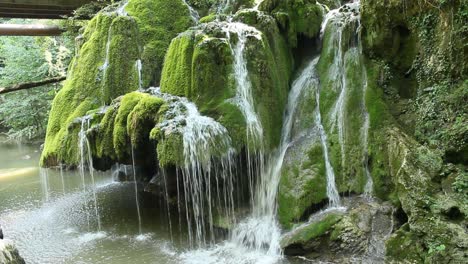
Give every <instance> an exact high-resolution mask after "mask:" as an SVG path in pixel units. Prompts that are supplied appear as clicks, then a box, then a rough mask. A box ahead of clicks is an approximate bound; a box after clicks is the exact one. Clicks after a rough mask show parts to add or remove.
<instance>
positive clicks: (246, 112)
mask: <svg viewBox="0 0 468 264" xmlns="http://www.w3.org/2000/svg"><path fill="white" fill-rule="evenodd" d="M224 31H225V33H226V35H227V37H228V40H229V43H230V46H231V51H232V54H233V56H234V76H235V80H236V88H237V89H236V98H235V102H236V104H237V106H238V107H239V109H240V110H241V112H242V114H243V116H244V118H245V121H246V126H247V134H246V139H247V169H248V173H247V174H248V177H249V181H250V182H249V188H250V197H251V199H252V200H251V203H252V205H254V201H253V197H255V193H254V186H255V176H257V175H258V176H259V175H260V174H261V173H262V172H263V170H264V164H265V158H264V151H263V127H262V124H261V121H260V118H259V116H258V115H257V113H256V112H255V106H254V99H253V95H252V83H251V82H250V78H249V71H248V69H247V60H246V59H245V56H246V55H245V49H246V45H247V41H248V38H249V37H252V38H254V39H257V40H258V41H262V33H261V32H260V31H258V30H257V29H256V28H254V27H251V26H248V25H246V24H243V23H239V22H231V23H227V24H226V26H225V28H224ZM233 33H234V34H236V35H237V38H238V39H237V43H236V44H235V46H233V44H232V39H231V34H233Z"/></svg>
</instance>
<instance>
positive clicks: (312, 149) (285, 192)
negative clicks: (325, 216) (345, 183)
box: [278, 142, 327, 228]
mask: <svg viewBox="0 0 468 264" xmlns="http://www.w3.org/2000/svg"><path fill="white" fill-rule="evenodd" d="M296 148H299V150H296V149H292V150H291V151H292V153H288V156H289V158H288V160H287V161H286V162H285V164H284V165H283V169H282V175H281V180H280V184H279V191H278V218H279V221H280V223H281V224H282V226H283V227H285V228H291V227H292V225H293V224H294V222H297V221H299V220H300V219H301V218H302V217H303V215H304V213H305V212H306V210H307V209H308V208H309V207H310V206H312V205H314V204H318V203H320V202H322V201H324V200H326V199H327V177H326V171H325V161H324V159H323V151H322V146H321V145H320V143H319V142H315V143H313V144H312V146H307V145H306V144H304V142H301V144H300V145H299V146H297V147H296ZM304 149H307V151H306V152H305V151H304ZM304 152H305V153H307V155H305V156H304Z"/></svg>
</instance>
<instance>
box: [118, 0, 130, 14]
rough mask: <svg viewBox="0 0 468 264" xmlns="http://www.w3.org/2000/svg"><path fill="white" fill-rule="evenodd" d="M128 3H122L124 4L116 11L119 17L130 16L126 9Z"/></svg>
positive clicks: (126, 1) (126, 0)
mask: <svg viewBox="0 0 468 264" xmlns="http://www.w3.org/2000/svg"><path fill="white" fill-rule="evenodd" d="M128 1H129V0H125V1H122V3H121V4H120V6H119V7H118V8H117V10H116V11H115V12H116V13H117V15H119V16H128V13H127V11H125V8H126V7H127V5H128Z"/></svg>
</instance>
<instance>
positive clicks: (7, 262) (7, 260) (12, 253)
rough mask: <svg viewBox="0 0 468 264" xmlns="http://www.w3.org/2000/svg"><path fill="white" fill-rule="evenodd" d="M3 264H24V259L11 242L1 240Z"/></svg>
mask: <svg viewBox="0 0 468 264" xmlns="http://www.w3.org/2000/svg"><path fill="white" fill-rule="evenodd" d="M0 263H1V264H24V263H26V262H25V261H24V259H23V258H22V257H21V256H20V255H19V252H18V249H16V247H15V246H13V244H12V243H11V242H10V241H7V240H0Z"/></svg>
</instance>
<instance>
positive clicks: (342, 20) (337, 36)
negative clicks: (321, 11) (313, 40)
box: [320, 2, 359, 176]
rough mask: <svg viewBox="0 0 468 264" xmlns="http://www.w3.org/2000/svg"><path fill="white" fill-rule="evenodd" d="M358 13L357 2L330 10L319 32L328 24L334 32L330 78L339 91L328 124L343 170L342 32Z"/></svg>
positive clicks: (345, 86) (345, 91)
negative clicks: (339, 149)
mask: <svg viewBox="0 0 468 264" xmlns="http://www.w3.org/2000/svg"><path fill="white" fill-rule="evenodd" d="M343 9H344V10H345V11H344V10H343ZM348 9H349V10H348ZM342 11H344V12H342ZM358 12H359V2H353V3H349V4H346V5H344V6H342V7H340V8H338V9H334V10H331V11H330V12H328V13H327V15H326V16H325V19H324V21H323V23H322V26H321V30H320V32H321V34H322V35H323V34H324V33H325V30H326V28H327V26H328V25H329V24H333V25H334V30H333V32H331V39H332V40H331V41H332V43H333V45H332V46H333V47H334V48H335V49H334V50H335V56H334V60H333V64H332V66H331V69H332V71H333V72H332V73H331V76H335V77H334V78H335V80H336V82H335V83H336V85H337V87H336V88H335V89H336V90H337V91H339V96H338V99H337V101H336V103H335V105H334V107H333V109H332V111H331V113H330V115H331V118H330V122H332V124H331V125H332V126H331V131H332V132H333V131H334V129H335V127H337V130H338V141H339V144H340V148H341V167H343V168H344V167H345V166H346V149H345V148H346V147H345V146H346V136H345V134H346V131H345V128H346V125H345V115H346V98H347V94H348V89H349V87H348V80H347V77H346V60H345V59H344V50H343V48H344V47H345V43H343V37H344V36H343V32H344V30H346V29H347V27H348V26H349V25H350V24H351V23H357V22H358V21H359V15H358ZM343 176H344V175H343Z"/></svg>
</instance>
